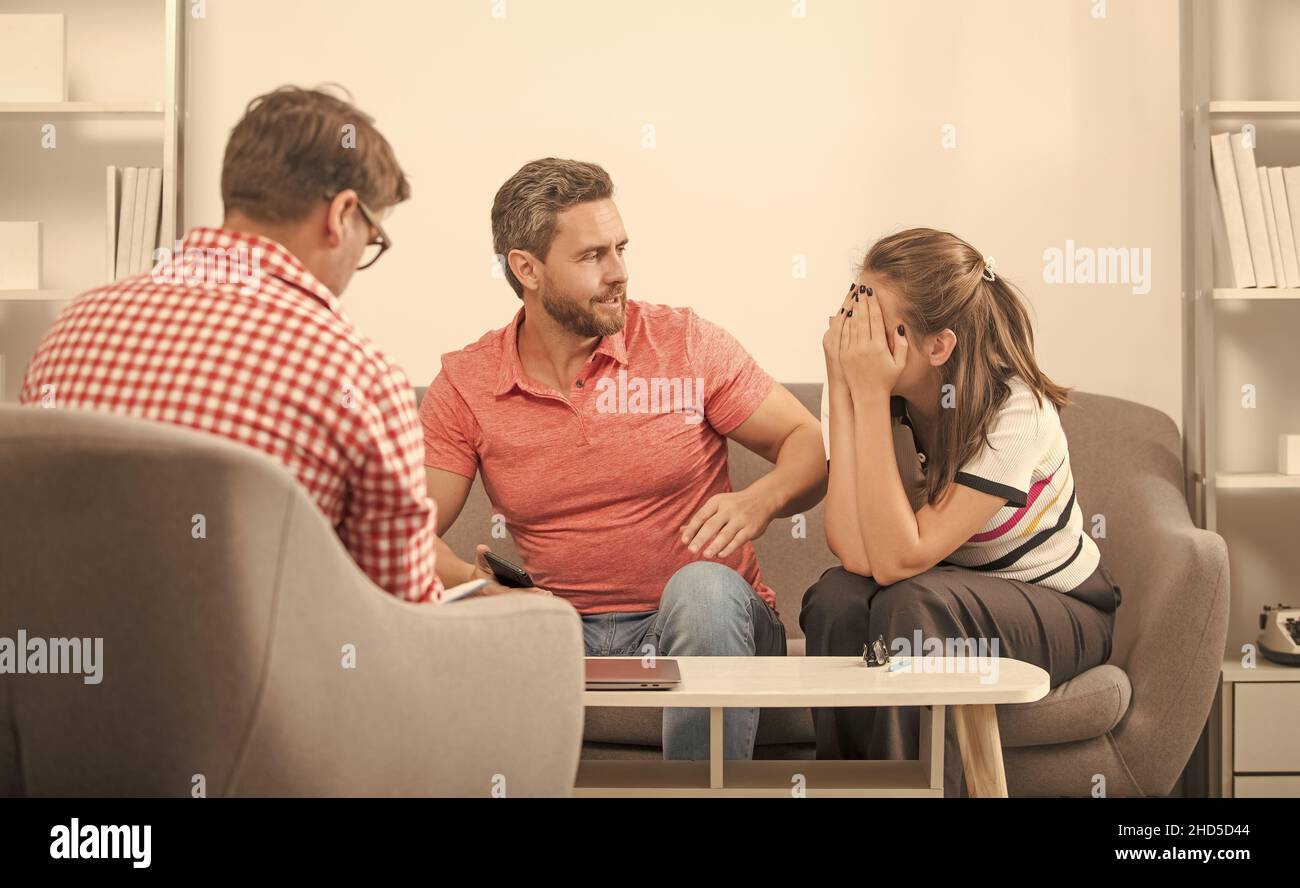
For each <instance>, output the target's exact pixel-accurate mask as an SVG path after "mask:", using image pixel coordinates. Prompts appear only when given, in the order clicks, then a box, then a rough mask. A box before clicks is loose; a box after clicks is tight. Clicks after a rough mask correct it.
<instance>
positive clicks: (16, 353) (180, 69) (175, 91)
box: [0, 0, 189, 403]
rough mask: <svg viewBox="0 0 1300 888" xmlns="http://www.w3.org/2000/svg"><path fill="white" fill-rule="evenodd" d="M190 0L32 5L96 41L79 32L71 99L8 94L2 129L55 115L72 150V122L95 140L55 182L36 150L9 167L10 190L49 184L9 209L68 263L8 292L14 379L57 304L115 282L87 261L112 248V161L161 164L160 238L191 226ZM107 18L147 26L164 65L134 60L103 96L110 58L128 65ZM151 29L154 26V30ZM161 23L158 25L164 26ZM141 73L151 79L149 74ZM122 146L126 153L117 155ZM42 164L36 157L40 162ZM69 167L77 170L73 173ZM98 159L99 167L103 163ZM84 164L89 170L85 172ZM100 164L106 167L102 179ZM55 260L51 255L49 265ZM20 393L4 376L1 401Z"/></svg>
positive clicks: (11, 130)
mask: <svg viewBox="0 0 1300 888" xmlns="http://www.w3.org/2000/svg"><path fill="white" fill-rule="evenodd" d="M188 5H189V4H188V2H187V0H154V2H143V0H104V3H103V4H102V5H101V4H91V3H87V2H85V0H46V2H44V3H42V4H41V5H40V7H39V8H32V9H31V11H33V12H43V13H62V14H63V15H65V16H66V17H67V21H68V30H69V32H72V31H73V30H74V28H76V27H80V28H81V29H82V34H83V35H86V36H89V37H92V38H93V39H91V40H86V39H84V38H83V39H82V40H81V42H80V43H79V44H78V43H77V42H76V41H75V40H73V39H72V38H69V41H68V44H67V45H68V47H69V52H70V53H71V54H73V55H76V56H77V58H76V59H73V58H72V57H71V56H70V58H69V69H70V70H71V68H72V67H73V64H72V63H73V62H74V61H76V62H79V63H80V64H79V66H78V67H79V76H78V77H77V78H75V79H74V78H73V77H72V75H71V74H69V75H67V76H68V78H69V79H68V83H69V88H70V89H71V90H72V93H71V100H69V101H51V102H0V129H3V130H5V131H6V132H7V135H8V136H9V137H10V142H9V144H11V145H12V144H14V141H13V140H22V139H24V138H26V136H25V134H26V133H27V132H28V131H29V130H35V129H39V127H41V126H43V125H44V124H45V123H55V124H57V125H58V127H59V130H60V143H61V144H60V150H61V151H62V150H66V149H63V147H62V143H63V142H64V141H65V137H64V133H63V131H64V128H65V125H66V126H68V127H73V128H75V129H69V130H67V132H68V133H72V135H71V136H69V137H68V140H69V144H73V145H75V144H77V143H78V141H79V140H80V141H81V144H82V145H83V146H93V147H89V148H85V149H84V157H82V159H81V160H79V161H73V162H72V163H71V164H66V163H65V164H64V165H63V166H62V167H60V170H61V172H62V174H63V177H62V178H59V177H54V178H50V179H49V180H48V181H47V180H46V179H43V178H40V177H42V176H51V175H52V174H51V173H49V172H43V171H42V166H41V164H40V162H39V161H37V160H36V159H35V158H30V157H29V158H28V159H27V160H25V161H14V160H12V159H9V160H8V162H7V163H6V165H5V169H4V170H3V172H0V195H3V194H4V193H5V191H6V180H7V179H8V178H9V177H23V178H25V179H26V182H27V183H39V189H40V190H39V191H37V192H35V194H36V198H35V203H33V197H32V195H33V189H32V187H31V185H30V184H29V187H28V188H27V189H26V192H27V199H26V200H25V201H24V202H23V206H22V207H21V209H17V210H9V211H7V212H6V213H4V214H0V217H3V218H13V217H12V216H10V215H9V213H14V214H16V215H19V216H21V217H22V219H16V221H24V220H26V219H32V220H34V221H39V222H40V223H41V237H42V241H43V247H44V245H46V244H48V243H51V242H54V243H61V244H62V245H63V250H62V251H61V252H60V263H59V265H58V266H55V268H56V271H57V273H50V274H49V275H48V277H49V278H50V280H48V282H47V281H45V280H42V288H41V289H28V290H0V311H4V312H7V314H6V315H5V325H4V326H5V327H6V328H7V329H5V330H0V356H4V357H6V360H5V365H6V367H7V370H8V373H7V374H6V375H7V376H8V377H9V379H8V380H7V383H10V384H12V383H14V382H15V381H16V379H17V378H19V377H21V376H22V371H23V367H24V366H25V364H26V361H27V359H28V358H29V357H30V354H31V353H32V352H33V351H34V350H35V348H36V345H37V343H38V342H39V338H40V335H41V333H42V332H43V330H44V328H45V327H46V326H47V325H48V323H49V321H50V320H52V318H53V312H55V311H57V309H58V308H59V307H60V305H61V304H62V303H66V302H67V301H69V300H71V299H73V298H74V297H76V296H77V295H78V294H79V293H80V292H82V291H84V290H86V289H90V288H93V287H95V286H99V285H101V284H104V283H106V281H105V280H104V268H103V260H102V258H101V259H99V262H98V264H97V265H94V264H91V263H90V262H89V261H87V259H88V256H89V254H90V253H92V252H93V253H94V255H96V256H100V257H102V255H103V249H104V248H103V246H102V244H103V238H104V237H106V233H104V224H105V223H104V216H105V212H104V209H105V208H104V200H105V195H104V185H103V182H104V172H103V171H104V167H105V165H106V163H112V164H116V165H118V166H124V165H138V166H141V167H145V166H160V167H161V168H162V171H163V186H162V190H163V193H162V205H161V207H160V210H159V228H158V232H159V235H158V236H159V240H160V242H161V243H164V244H170V243H172V242H173V241H174V240H176V239H178V237H179V236H180V235H181V233H182V232H181V229H180V225H181V220H182V219H183V197H184V194H183V188H182V185H183V182H184V156H183V147H182V139H181V134H182V127H183V125H184V119H185V109H184V95H185V81H184V73H185V65H184V52H185V46H184V43H185V17H186V15H187V9H188ZM109 7H112V9H109ZM105 16H109V17H111V18H114V19H116V20H117V22H118V23H119V27H127V28H130V29H134V31H133V32H134V33H139V34H141V35H142V36H141V40H142V41H147V47H148V55H149V56H153V57H154V58H160V59H161V62H162V64H161V69H156V68H154V62H153V61H152V60H149V61H141V62H140V63H137V64H136V65H135V66H134V67H133V68H128V70H129V72H130V73H129V76H128V75H119V76H118V78H117V79H115V80H114V81H113V84H112V85H111V86H109V87H108V88H107V89H102V88H101V89H100V94H99V96H96V95H95V92H96V89H97V87H98V85H99V79H100V74H101V72H103V71H104V69H103V67H102V66H103V65H106V64H107V65H114V66H115V67H116V68H118V70H120V66H117V64H116V62H117V60H116V59H115V57H114V56H113V55H112V54H111V53H109V52H106V51H105V50H104V49H103V48H102V47H101V46H99V45H96V44H98V43H99V41H100V32H99V30H98V29H99V28H102V27H103V26H104V17H105ZM127 22H129V24H126V23H127ZM92 28H93V29H95V30H91V29H92ZM146 28H147V29H148V31H145V30H144V29H146ZM154 28H157V29H158V30H157V31H154ZM155 34H156V35H157V36H156V37H155V36H154V35H155ZM159 37H160V38H161V54H160V56H154V55H153V54H154V53H157V52H158V48H159V44H158V43H156V42H153V41H155V40H156V39H158V38H159ZM110 39H111V38H110ZM141 45H144V44H141ZM78 46H80V48H81V50H80V51H79V50H78V48H77V47H78ZM136 49H137V50H139V49H140V47H139V46H137V47H136ZM127 51H130V50H127ZM137 58H141V59H144V58H146V57H145V56H137ZM141 77H146V78H148V79H147V80H141V79H140V78H141ZM133 94H134V96H138V97H139V98H138V100H137V99H136V98H133ZM119 97H120V98H119ZM159 97H161V98H159ZM120 145H130V146H133V147H132V148H131V149H130V150H127V151H123V150H121V149H120V148H115V147H114V146H120ZM115 154H117V155H120V156H121V159H120V160H119V159H115V158H114V157H113V155H115ZM106 155H107V156H108V157H109V159H108V160H107V161H105V160H104V158H105V156H106ZM137 155H139V156H138V160H137ZM77 156H78V157H81V155H77ZM33 163H36V166H35V167H33V166H32V164H33ZM83 163H84V166H83ZM69 167H71V168H72V170H73V171H74V172H75V173H76V175H75V176H68V175H67V172H68V169H69ZM88 167H94V170H93V171H92V170H90V169H89V168H88ZM82 172H85V173H86V174H87V175H86V176H84V177H82V176H81V173H82ZM94 172H97V173H98V176H97V177H96V176H94V175H93V173H94ZM71 178H76V179H77V180H78V182H79V184H77V185H75V186H74V185H70V184H68V183H67V182H66V181H64V180H65V179H71ZM91 179H94V180H95V181H97V182H98V183H99V185H98V190H96V191H93V192H91V191H88V190H85V184H84V183H85V182H88V181H90V180H91ZM91 232H100V234H99V238H100V240H99V241H98V244H99V246H98V249H97V250H95V251H85V255H81V253H80V252H79V251H81V246H80V245H83V244H87V243H88V240H89V239H90V237H93V235H92V234H91ZM69 242H73V243H75V244H77V245H79V246H78V247H77V249H76V251H74V252H78V255H79V256H80V258H78V259H76V260H72V261H69V260H67V258H66V257H67V250H68V244H69ZM46 255H47V257H48V256H49V255H50V252H48V251H47V252H46ZM50 267H51V266H50V265H49V264H48V261H47V270H48V269H49V268H50ZM6 353H7V354H6ZM13 396H14V392H13V390H12V386H11V385H6V384H0V403H3V402H5V401H6V400H11V399H12V397H13Z"/></svg>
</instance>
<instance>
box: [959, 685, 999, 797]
mask: <svg viewBox="0 0 1300 888" xmlns="http://www.w3.org/2000/svg"><path fill="white" fill-rule="evenodd" d="M952 719H953V723H954V724H955V725H956V727H957V744H958V745H959V746H960V747H961V764H962V767H963V768H965V769H966V791H967V792H968V793H969V794H970V797H971V798H1002V799H1005V798H1006V797H1007V773H1006V770H1005V768H1003V765H1002V738H1001V736H1000V735H999V734H998V710H997V707H996V706H994V705H993V704H991V703H983V704H978V705H974V706H954V707H952Z"/></svg>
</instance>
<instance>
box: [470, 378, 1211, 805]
mask: <svg viewBox="0 0 1300 888" xmlns="http://www.w3.org/2000/svg"><path fill="white" fill-rule="evenodd" d="M788 388H789V389H790V390H791V391H792V392H794V394H795V395H796V396H797V397H798V398H799V399H800V400H801V401H802V402H803V403H804V405H805V406H806V407H808V409H809V410H810V411H812V413H813V415H818V414H819V413H820V406H821V404H820V402H821V386H820V385H818V384H793V385H789V386H788ZM1071 397H1072V399H1073V402H1072V404H1071V405H1070V406H1068V407H1067V408H1066V409H1065V410H1064V411H1063V413H1062V417H1061V420H1062V423H1063V424H1064V426H1065V431H1066V435H1067V436H1068V439H1069V443H1070V459H1071V464H1072V467H1073V470H1074V475H1075V478H1076V480H1077V485H1078V490H1079V504H1080V508H1081V509H1082V510H1083V514H1084V516H1085V526H1086V527H1087V528H1088V529H1091V527H1092V526H1093V523H1092V516H1094V515H1104V516H1105V518H1106V536H1105V538H1103V539H1098V540H1097V544H1098V546H1099V547H1100V549H1101V553H1102V560H1103V563H1104V564H1105V565H1106V566H1107V569H1108V570H1110V572H1111V574H1112V575H1113V576H1114V577H1115V581H1116V582H1117V583H1119V585H1120V587H1121V589H1122V590H1123V594H1124V601H1123V605H1122V606H1121V607H1120V609H1119V612H1118V615H1117V618H1116V637H1115V644H1114V648H1113V651H1112V656H1111V661H1110V662H1109V663H1107V664H1104V665H1102V666H1098V667H1097V668H1095V669H1091V670H1088V671H1087V672H1085V673H1083V674H1082V675H1079V676H1077V677H1075V678H1074V679H1072V680H1070V681H1068V682H1065V683H1063V684H1061V685H1060V686H1059V687H1056V688H1054V689H1052V691H1051V693H1049V694H1048V695H1047V696H1046V697H1045V698H1043V699H1042V700H1040V701H1038V702H1036V703H1030V704H1017V705H1004V706H999V707H998V720H999V727H1000V731H1001V736H1002V744H1003V748H1004V759H1005V762H1006V773H1007V786H1008V790H1009V792H1010V794H1011V795H1026V796H1029V795H1044V796H1059V795H1066V796H1080V795H1087V794H1089V793H1090V792H1091V791H1092V788H1093V775H1096V774H1101V775H1104V776H1105V778H1106V793H1107V794H1108V795H1110V796H1144V795H1145V796H1161V795H1167V794H1168V793H1169V792H1170V791H1171V790H1172V788H1173V786H1174V784H1175V782H1176V781H1177V779H1178V775H1179V774H1180V772H1181V771H1182V769H1183V767H1184V765H1185V764H1186V762H1187V760H1188V757H1189V756H1190V755H1191V752H1192V750H1193V748H1194V747H1195V745H1196V742H1197V738H1198V737H1199V735H1200V731H1201V728H1202V726H1203V725H1204V724H1205V721H1206V717H1207V716H1208V714H1209V711H1210V706H1211V704H1212V701H1213V699H1214V692H1215V688H1216V686H1217V684H1218V676H1219V668H1220V662H1221V659H1222V656H1223V648H1224V644H1225V641H1226V636H1227V621H1228V556H1227V550H1226V547H1225V545H1224V542H1223V540H1222V538H1220V537H1219V536H1218V535H1216V534H1214V533H1211V532H1209V531H1206V530H1201V529H1198V528H1197V527H1195V526H1194V525H1193V523H1192V520H1191V518H1190V517H1189V514H1188V511H1187V504H1186V500H1185V499H1184V497H1183V472H1182V465H1181V457H1180V454H1181V443H1180V438H1179V435H1178V429H1177V427H1176V426H1175V425H1174V423H1173V421H1172V420H1170V419H1169V417H1168V416H1166V415H1164V414H1163V413H1161V412H1160V411H1158V410H1154V409H1152V408H1150V407H1144V406H1142V405H1139V404H1135V403H1132V402H1130V401H1125V400H1122V399H1119V398H1112V397H1107V396H1104V395H1094V394H1088V393H1086V392H1074V393H1072V395H1071ZM897 435H898V437H897V438H896V449H897V450H899V451H900V453H901V452H902V451H903V448H906V447H910V446H911V441H910V433H909V432H907V431H906V429H905V428H903V427H900V428H899V430H898V432H897ZM908 452H909V453H910V452H911V451H908ZM900 459H901V458H900ZM730 460H731V477H732V481H733V484H734V485H735V486H736V487H741V486H743V485H747V484H749V483H750V482H752V481H753V480H754V479H755V478H756V477H758V476H759V474H760V473H762V472H765V471H767V470H768V463H767V462H766V461H765V460H763V459H762V458H761V457H758V456H755V455H754V454H752V453H750V452H749V451H747V450H745V449H744V448H742V447H740V446H738V445H736V444H734V443H733V444H732V445H731V447H730ZM909 465H913V467H914V464H909ZM491 513H492V508H491V505H490V504H489V503H488V501H487V498H486V496H485V495H484V492H483V487H482V482H481V481H477V480H476V481H475V483H474V487H473V489H472V492H471V494H470V499H469V501H468V502H467V503H466V505H465V509H464V511H462V513H461V515H460V517H459V519H458V520H457V522H456V524H455V525H454V526H453V527H452V529H451V531H450V532H449V533H448V534H447V541H448V542H449V543H450V544H451V545H452V547H453V548H456V549H457V550H458V551H461V552H468V551H472V546H473V544H474V543H476V542H491V543H492V545H493V547H494V548H495V549H497V550H498V551H500V552H501V553H502V554H503V555H505V556H506V557H509V558H517V557H518V553H517V552H516V550H515V549H514V546H513V544H512V543H511V541H510V540H509V539H503V540H491V539H489V530H490V528H491V526H492V523H491ZM822 515H823V506H822V505H818V506H817V507H816V508H814V509H811V510H809V512H808V513H807V514H806V515H805V518H806V527H804V528H802V529H803V531H804V533H803V535H800V533H799V530H800V528H798V527H796V526H795V525H794V524H792V523H791V522H790V521H788V520H778V521H775V522H773V523H772V525H771V527H769V529H768V531H767V533H766V534H765V535H764V536H763V537H762V538H761V539H759V540H758V541H757V542H756V544H755V549H756V551H757V554H758V562H759V567H760V568H761V569H762V571H763V577H764V580H765V581H766V582H767V583H768V585H770V586H771V587H772V588H773V589H774V590H776V595H777V605H778V608H779V610H780V612H781V617H782V620H783V621H784V623H785V627H786V632H787V635H788V637H789V639H790V644H789V653H790V655H792V656H799V655H802V654H803V651H804V645H803V637H802V633H801V632H800V630H799V623H798V620H799V607H800V603H801V601H802V599H803V594H804V592H805V590H807V588H808V587H809V586H810V585H812V583H813V582H815V581H816V580H817V578H818V577H819V576H820V575H821V573H822V571H824V570H825V569H826V568H827V567H830V566H831V565H833V564H835V563H836V559H835V557H834V556H833V555H832V554H831V553H830V551H829V550H828V549H827V547H826V540H825V531H824V525H823V519H822ZM525 566H526V565H525ZM660 717H661V711H660V710H657V709H649V708H647V709H613V708H593V709H590V710H588V712H587V721H586V725H585V728H584V738H585V744H584V746H583V757H584V758H638V757H657V756H659V755H661V754H662V753H661V750H660V748H659V744H660V736H661V732H660ZM813 754H814V746H813V729H812V717H811V715H810V713H809V712H808V711H807V710H806V709H803V710H800V709H768V710H764V711H763V713H762V715H761V717H760V719H759V726H758V739H757V744H756V750H755V756H756V757H758V758H810V757H812V755H813Z"/></svg>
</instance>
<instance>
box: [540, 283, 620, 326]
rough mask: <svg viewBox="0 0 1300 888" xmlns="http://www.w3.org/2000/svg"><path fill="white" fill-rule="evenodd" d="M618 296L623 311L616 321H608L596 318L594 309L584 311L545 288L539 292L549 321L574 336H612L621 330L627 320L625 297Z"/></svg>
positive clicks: (570, 300) (569, 300) (589, 308)
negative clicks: (549, 317)
mask: <svg viewBox="0 0 1300 888" xmlns="http://www.w3.org/2000/svg"><path fill="white" fill-rule="evenodd" d="M601 295H602V296H608V295H609V294H608V293H604V294H601ZM619 295H620V302H621V304H622V307H623V309H624V310H623V311H622V312H621V313H620V314H619V317H618V318H617V319H613V320H608V321H605V320H602V319H601V318H600V317H599V316H597V314H596V310H595V308H592V307H588V308H585V309H584V308H583V307H581V306H580V305H579V304H578V303H577V302H574V301H573V300H572V299H565V298H563V297H560V296H556V295H554V294H553V293H552V292H551V290H550V289H549V288H547V287H543V288H542V292H541V297H542V308H543V309H545V310H546V313H547V314H548V315H550V316H551V320H553V321H555V323H557V324H559V325H560V326H561V327H563V328H564V329H566V330H568V331H569V332H570V333H572V334H574V335H575V336H583V337H589V336H613V335H614V334H615V333H617V332H618V331H619V330H622V329H623V324H624V322H625V321H626V320H627V295H626V293H620V294H619ZM589 305H590V304H589Z"/></svg>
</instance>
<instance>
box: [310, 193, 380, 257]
mask: <svg viewBox="0 0 1300 888" xmlns="http://www.w3.org/2000/svg"><path fill="white" fill-rule="evenodd" d="M336 197H338V193H335V194H329V195H326V196H325V199H326V200H333V199H334V198H336ZM357 209H358V210H360V211H361V218H363V219H365V220H366V224H368V225H369V226H370V227H371V228H373V229H374V230H375V232H376V235H375V239H374V240H372V241H370V242H369V243H367V244H366V246H365V249H364V250H362V251H361V264H360V265H358V266H357V271H361V270H362V269H365V268H369V267H370V266H372V265H374V264H375V263H376V262H378V261H379V257H380V256H382V255H384V253H385V252H386V251H387V250H388V248H389V247H391V246H392V245H393V240H392V238H390V237H389V236H388V232H386V231H384V226H382V225H380V224H379V223H378V222H377V221H375V214H374V213H373V212H371V211H370V208H369V207H367V206H366V205H365V204H363V203H362V202H361V198H357Z"/></svg>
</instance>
